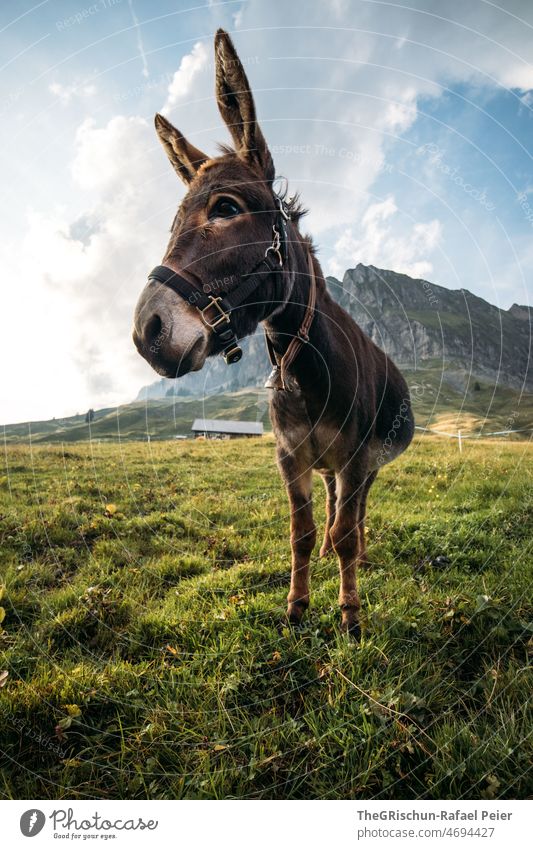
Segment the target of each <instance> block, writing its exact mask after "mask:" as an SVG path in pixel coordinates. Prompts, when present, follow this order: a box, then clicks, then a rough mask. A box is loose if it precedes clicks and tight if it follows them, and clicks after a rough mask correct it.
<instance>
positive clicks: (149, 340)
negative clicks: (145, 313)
mask: <svg viewBox="0 0 533 849" xmlns="http://www.w3.org/2000/svg"><path fill="white" fill-rule="evenodd" d="M143 336H144V341H145V344H146V345H148V346H149V347H150V348H152V347H153V346H154V345H156V346H157V347H161V345H162V343H163V341H164V337H165V334H164V332H163V322H162V321H161V318H160V316H158V314H157V313H154V314H153V315H152V316H150V318H149V319H148V321H147V322H146V324H145V325H144V331H143Z"/></svg>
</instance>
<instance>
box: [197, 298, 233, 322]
mask: <svg viewBox="0 0 533 849" xmlns="http://www.w3.org/2000/svg"><path fill="white" fill-rule="evenodd" d="M209 300H210V303H209V304H208V305H207V306H206V307H204V308H203V310H200V314H201V316H202V321H203V322H204V324H206V325H207V326H208V327H210V328H211V329H212V330H215V329H216V328H217V327H219V325H221V324H229V322H230V317H229V313H228V312H226V311H225V310H224V309H223V307H222V298H214V297H213V296H212V295H210V296H209ZM211 307H215V309H217V310H218V313H219V315H218V318H215V320H214V321H209V319H208V318H206V316H205V312H206V310H209V309H211Z"/></svg>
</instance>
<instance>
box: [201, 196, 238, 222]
mask: <svg viewBox="0 0 533 849" xmlns="http://www.w3.org/2000/svg"><path fill="white" fill-rule="evenodd" d="M241 212H242V209H241V208H240V207H239V206H238V205H237V204H236V203H235V201H234V200H231V199H230V198H220V199H219V200H217V202H216V203H215V205H214V206H213V207H212V209H211V210H210V212H209V218H233V217H234V216H235V215H240V214H241Z"/></svg>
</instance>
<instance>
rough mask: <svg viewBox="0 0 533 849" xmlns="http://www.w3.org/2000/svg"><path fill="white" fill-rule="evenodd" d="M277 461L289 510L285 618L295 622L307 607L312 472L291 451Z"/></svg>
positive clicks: (313, 537) (313, 536)
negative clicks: (289, 556)
mask: <svg viewBox="0 0 533 849" xmlns="http://www.w3.org/2000/svg"><path fill="white" fill-rule="evenodd" d="M278 463H279V467H280V469H281V473H282V476H283V479H284V481H285V486H286V488H287V495H288V497H289V504H290V510H291V549H292V569H291V587H290V591H289V595H288V597H287V602H288V607H287V618H288V619H289V622H291V623H292V624H293V625H297V624H298V623H299V622H300V620H301V618H302V616H303V614H304V612H305V610H306V609H307V607H308V606H309V561H310V559H311V554H312V551H313V548H314V547H315V542H316V527H315V523H314V522H313V504H312V501H311V492H312V474H313V473H312V469H311V468H308V467H307V466H306V465H305V464H304V463H301V464H300V463H299V462H297V460H296V459H295V457H294V456H292V455H291V454H285V453H284V452H280V453H279V455H278Z"/></svg>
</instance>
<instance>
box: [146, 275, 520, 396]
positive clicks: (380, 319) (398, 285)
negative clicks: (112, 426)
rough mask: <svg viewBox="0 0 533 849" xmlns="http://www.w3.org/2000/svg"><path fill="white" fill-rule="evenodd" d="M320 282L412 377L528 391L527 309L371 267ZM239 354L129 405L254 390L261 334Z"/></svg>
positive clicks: (152, 388) (260, 374)
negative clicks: (232, 362)
mask: <svg viewBox="0 0 533 849" xmlns="http://www.w3.org/2000/svg"><path fill="white" fill-rule="evenodd" d="M326 282H327V286H328V289H329V291H330V292H331V294H332V296H333V297H334V298H335V300H336V301H338V302H339V303H340V304H341V306H343V307H344V309H346V310H347V311H348V312H349V313H350V314H351V315H352V316H353V318H354V319H355V321H356V322H357V323H358V324H359V326H360V327H361V328H362V329H363V330H364V331H365V333H367V334H368V335H369V336H370V337H371V339H373V341H374V342H375V343H376V344H377V345H379V347H380V348H383V350H384V351H386V353H387V354H389V355H390V356H391V357H392V359H393V360H394V361H395V362H396V363H397V364H398V365H399V366H400V367H402V368H404V369H407V370H408V371H413V372H417V373H418V376H419V377H420V378H423V377H424V375H425V374H426V373H427V371H428V370H432V371H435V370H437V371H438V372H439V374H440V377H441V380H443V381H444V382H446V383H448V384H450V386H452V387H454V388H455V390H456V391H458V392H460V391H462V390H465V389H467V388H468V386H469V384H471V383H475V382H476V381H479V380H481V381H489V382H491V383H495V384H497V385H498V386H500V387H509V388H513V389H517V390H522V389H529V390H531V389H533V371H532V369H531V365H530V360H531V334H532V328H533V311H532V309H531V307H527V306H521V305H519V304H513V306H512V307H511V308H510V309H509V310H502V309H500V308H499V307H496V306H493V305H492V304H489V303H488V302H487V301H485V300H483V298H479V297H477V296H476V295H473V294H472V293H471V292H469V291H468V290H467V289H455V290H454V289H446V288H445V287H444V286H438V285H436V284H435V283H430V282H429V281H427V280H421V279H414V278H412V277H409V276H408V275H407V274H398V273H396V272H395V271H386V270H383V269H380V268H375V267H374V266H373V265H367V266H365V265H362V264H359V265H357V266H356V267H355V268H352V269H348V271H346V273H345V274H344V277H343V279H342V282H341V281H339V280H337V279H336V278H335V277H328V278H327V281H326ZM243 351H244V356H243V358H242V360H241V361H240V362H239V363H237V364H236V365H233V366H226V364H225V363H224V361H223V360H222V359H221V358H220V357H216V358H213V359H211V360H208V362H207V363H206V366H205V367H204V369H203V370H202V371H201V372H197V373H194V374H188V375H186V376H185V377H183V378H180V379H179V381H176V380H167V379H162V380H159V381H156V382H155V383H152V384H150V385H149V386H145V387H143V388H142V389H141V391H140V392H139V395H138V396H137V400H139V401H141V400H153V399H157V398H163V397H165V396H173V395H178V396H181V397H182V396H187V395H191V394H192V395H210V394H213V393H215V392H220V391H229V392H232V391H236V390H239V389H243V388H246V387H252V386H256V387H259V386H262V385H263V383H264V380H265V378H266V376H267V375H268V372H269V370H270V366H269V361H268V357H267V354H266V349H265V344H264V340H263V332H262V331H260V332H258V333H256V334H255V335H254V336H252V337H251V338H250V339H246V340H244V341H243Z"/></svg>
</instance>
